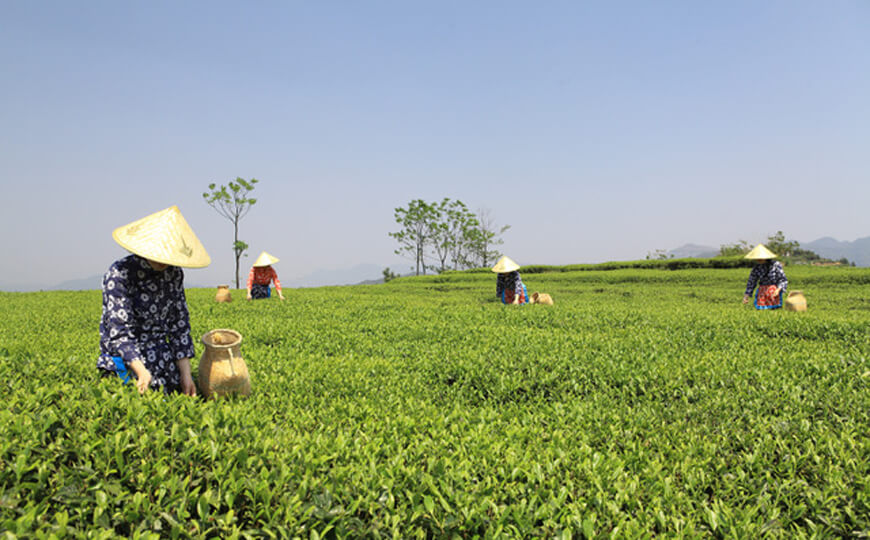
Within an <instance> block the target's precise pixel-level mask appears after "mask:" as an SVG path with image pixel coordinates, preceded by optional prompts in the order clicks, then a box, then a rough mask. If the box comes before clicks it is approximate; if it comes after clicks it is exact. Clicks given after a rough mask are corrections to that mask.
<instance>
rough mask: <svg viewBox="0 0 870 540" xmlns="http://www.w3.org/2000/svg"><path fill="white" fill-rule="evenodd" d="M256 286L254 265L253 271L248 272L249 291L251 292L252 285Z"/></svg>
mask: <svg viewBox="0 0 870 540" xmlns="http://www.w3.org/2000/svg"><path fill="white" fill-rule="evenodd" d="M253 286H254V267H253V266H252V267H251V271H250V272H248V292H251V287H253Z"/></svg>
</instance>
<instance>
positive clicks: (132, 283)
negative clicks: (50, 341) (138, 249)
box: [97, 255, 195, 389]
mask: <svg viewBox="0 0 870 540" xmlns="http://www.w3.org/2000/svg"><path fill="white" fill-rule="evenodd" d="M194 354H195V351H194V345H193V340H192V339H191V338H190V316H189V314H188V311H187V301H186V299H185V296H184V272H182V270H181V268H178V267H177V266H168V267H166V269H165V270H162V271H158V270H154V269H153V268H152V267H151V265H150V264H149V263H148V261H147V260H145V259H143V258H142V257H139V256H138V255H129V256H127V257H124V258H123V259H120V260H118V261H116V262H115V263H114V264H112V266H110V267H109V270H108V272H106V275H105V276H104V277H103V315H102V319H101V320H100V357H99V359H98V360H97V367H98V368H100V369H104V370H107V371H114V370H115V364H114V361H113V360H112V357H120V358H121V359H122V360H123V362H124V365H125V366H127V367H128V368H129V366H130V362H132V361H133V360H140V361H141V362H142V363H143V364H144V365H145V367H146V368H147V369H148V371H150V372H151V375H152V380H151V386H152V387H153V388H157V387H160V386H164V387H165V388H167V389H175V388H177V387H179V386H180V384H181V375H180V373H179V372H178V366H177V364H176V361H177V360H181V359H183V358H192V357H193V356H194Z"/></svg>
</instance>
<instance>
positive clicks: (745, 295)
mask: <svg viewBox="0 0 870 540" xmlns="http://www.w3.org/2000/svg"><path fill="white" fill-rule="evenodd" d="M743 303H744V304H748V303H749V295H748V294H744V295H743Z"/></svg>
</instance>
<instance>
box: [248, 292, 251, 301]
mask: <svg viewBox="0 0 870 540" xmlns="http://www.w3.org/2000/svg"><path fill="white" fill-rule="evenodd" d="M250 299H251V291H248V300H250Z"/></svg>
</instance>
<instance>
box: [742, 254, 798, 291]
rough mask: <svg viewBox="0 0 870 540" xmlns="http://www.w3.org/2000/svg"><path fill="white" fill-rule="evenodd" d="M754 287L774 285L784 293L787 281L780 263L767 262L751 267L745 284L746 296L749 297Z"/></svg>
mask: <svg viewBox="0 0 870 540" xmlns="http://www.w3.org/2000/svg"><path fill="white" fill-rule="evenodd" d="M756 285H760V286H765V285H776V286H777V287H780V288H781V289H782V292H783V293H785V290H786V289H787V288H788V280H787V279H786V278H785V270H783V269H782V263H781V262H779V261H768V262H765V263H761V264H756V265H755V266H753V267H752V271H751V272H750V273H749V280H748V281H747V282H746V294H747V295H751V294H752V291H753V290H754V289H755V286H756Z"/></svg>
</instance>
